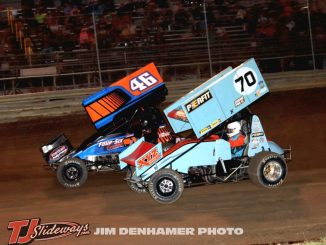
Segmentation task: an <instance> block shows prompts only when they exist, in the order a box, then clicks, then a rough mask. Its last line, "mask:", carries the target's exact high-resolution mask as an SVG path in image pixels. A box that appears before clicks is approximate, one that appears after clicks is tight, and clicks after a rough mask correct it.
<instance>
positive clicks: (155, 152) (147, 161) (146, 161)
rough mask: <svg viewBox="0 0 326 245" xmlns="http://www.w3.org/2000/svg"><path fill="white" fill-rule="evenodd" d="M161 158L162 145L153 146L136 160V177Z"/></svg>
mask: <svg viewBox="0 0 326 245" xmlns="http://www.w3.org/2000/svg"><path fill="white" fill-rule="evenodd" d="M162 156H163V149H162V143H159V144H157V145H155V146H154V147H153V148H152V149H150V150H149V151H148V152H146V153H145V154H144V155H142V156H141V157H140V158H138V159H137V160H136V165H135V166H136V175H137V176H139V175H141V174H142V173H144V172H145V171H146V170H147V169H148V168H150V167H151V166H152V165H153V164H155V163H156V162H157V161H159V160H160V159H161V158H162Z"/></svg>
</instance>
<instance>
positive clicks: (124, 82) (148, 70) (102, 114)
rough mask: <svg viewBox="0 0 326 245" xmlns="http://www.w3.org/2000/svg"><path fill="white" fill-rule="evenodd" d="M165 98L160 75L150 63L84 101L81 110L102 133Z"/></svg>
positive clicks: (164, 88) (165, 90) (165, 92)
mask: <svg viewBox="0 0 326 245" xmlns="http://www.w3.org/2000/svg"><path fill="white" fill-rule="evenodd" d="M166 94H167V89H166V87H165V84H164V83H163V79H162V77H161V76H160V73H159V72H158V70H157V68H156V67H155V65H154V63H150V64H148V65H146V66H145V67H142V68H140V69H139V70H137V71H135V72H133V73H132V74H130V75H128V76H126V77H124V78H122V79H121V80H119V81H117V82H115V83H113V84H112V85H111V86H109V87H106V88H104V89H102V90H101V91H99V92H97V93H95V94H92V95H91V96H89V97H88V98H86V99H85V100H84V101H83V106H84V108H85V110H86V112H87V114H88V115H89V117H90V119H91V121H92V122H93V124H94V125H95V127H96V128H97V129H103V128H106V127H109V126H110V125H111V124H112V123H114V121H116V122H117V121H118V119H119V118H121V117H122V116H123V115H126V114H128V112H131V113H132V111H133V110H135V109H136V108H137V107H140V106H150V105H156V104H158V103H161V102H162V101H163V100H164V99H165V96H166Z"/></svg>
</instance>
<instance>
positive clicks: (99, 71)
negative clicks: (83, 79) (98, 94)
mask: <svg viewBox="0 0 326 245" xmlns="http://www.w3.org/2000/svg"><path fill="white" fill-rule="evenodd" d="M92 18H93V26H94V36H95V48H96V57H97V66H98V75H99V79H100V87H103V84H102V71H101V62H100V54H99V50H98V42H97V30H96V22H95V13H94V10H93V12H92Z"/></svg>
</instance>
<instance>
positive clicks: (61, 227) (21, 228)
mask: <svg viewBox="0 0 326 245" xmlns="http://www.w3.org/2000/svg"><path fill="white" fill-rule="evenodd" d="M7 229H8V230H11V235H10V237H9V241H8V245H11V244H27V243H31V242H33V241H34V240H35V241H45V240H52V239H57V238H62V237H66V236H69V235H73V234H75V236H76V237H80V236H84V235H89V234H90V230H89V224H84V225H81V224H78V223H75V222H65V221H64V222H52V223H43V224H41V219H40V218H33V219H26V220H16V221H10V222H9V224H8V227H7Z"/></svg>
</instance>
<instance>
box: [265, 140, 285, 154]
mask: <svg viewBox="0 0 326 245" xmlns="http://www.w3.org/2000/svg"><path fill="white" fill-rule="evenodd" d="M268 145H269V148H270V149H271V151H272V152H275V153H277V154H279V155H283V154H284V150H283V149H282V148H281V147H280V146H279V145H278V144H276V143H275V142H273V141H268Z"/></svg>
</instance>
